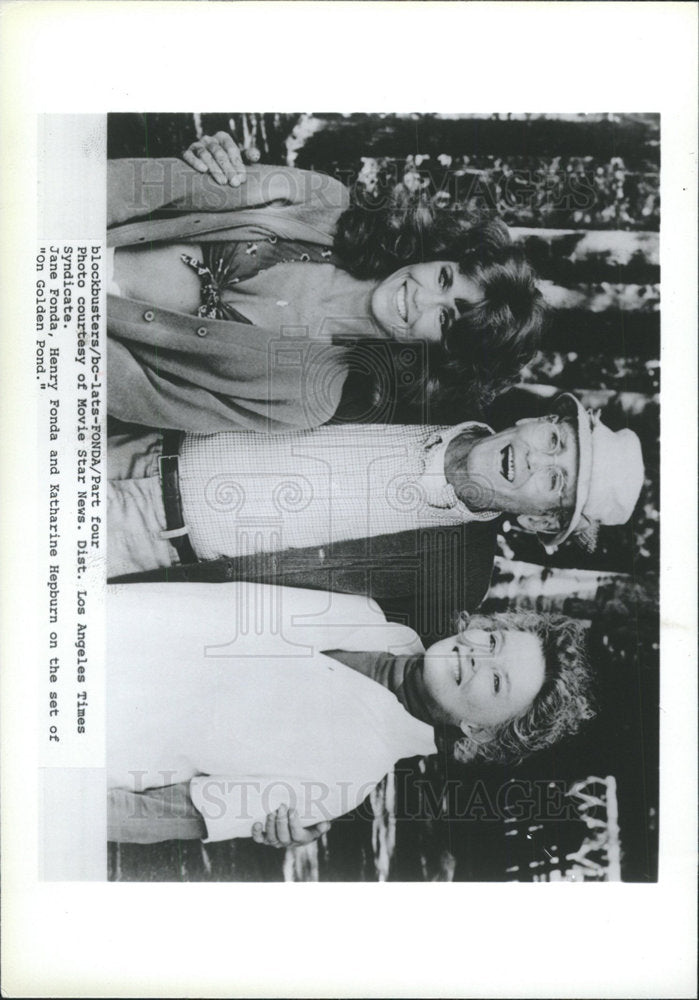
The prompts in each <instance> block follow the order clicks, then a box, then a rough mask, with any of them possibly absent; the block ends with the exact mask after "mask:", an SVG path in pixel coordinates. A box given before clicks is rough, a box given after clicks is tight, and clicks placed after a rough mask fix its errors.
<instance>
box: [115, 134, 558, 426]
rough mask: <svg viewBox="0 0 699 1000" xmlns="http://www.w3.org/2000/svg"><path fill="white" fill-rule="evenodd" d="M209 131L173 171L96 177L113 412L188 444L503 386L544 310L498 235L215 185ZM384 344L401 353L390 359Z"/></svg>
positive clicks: (344, 200) (309, 182)
mask: <svg viewBox="0 0 699 1000" xmlns="http://www.w3.org/2000/svg"><path fill="white" fill-rule="evenodd" d="M222 135H223V134H221V133H219V135H218V136H217V137H214V138H213V139H209V140H207V144H206V145H205V146H203V145H200V147H198V146H197V144H195V146H194V147H193V149H196V148H199V153H195V152H193V151H192V149H190V151H188V154H186V157H185V158H186V159H187V162H188V163H189V164H190V166H185V165H184V164H183V163H181V162H180V161H177V160H114V161H111V162H110V164H109V182H108V194H109V198H108V206H109V224H110V229H109V233H108V244H109V246H110V276H109V277H110V280H109V291H110V293H111V294H110V296H109V302H108V316H107V321H108V331H109V335H110V344H109V351H110V353H109V396H108V408H109V412H110V414H111V415H112V416H115V417H118V418H119V419H121V420H124V421H128V422H134V423H140V424H145V425H147V426H158V427H168V428H172V429H175V430H185V431H203V432H214V431H219V430H225V429H228V430H230V429H247V430H266V431H283V430H288V429H298V428H302V429H303V428H308V427H315V426H319V425H321V424H323V423H326V422H327V421H329V420H330V419H332V418H333V417H339V418H340V419H348V420H362V421H364V422H375V421H377V420H387V419H389V420H390V419H393V418H394V416H395V415H392V414H391V413H390V412H389V413H387V409H388V410H389V411H390V409H391V406H395V402H396V399H397V398H398V394H399V383H400V384H401V385H403V386H404V387H406V386H407V394H406V399H407V402H408V403H409V404H411V405H412V406H416V405H418V406H420V405H423V404H428V405H431V404H434V405H435V407H437V410H439V408H440V407H442V408H446V409H448V410H449V414H450V421H451V420H459V419H464V418H467V417H471V416H478V415H480V409H479V408H480V407H481V406H482V405H483V404H487V403H488V402H489V401H490V399H492V397H493V395H494V394H495V393H497V392H499V391H501V390H502V389H503V388H505V387H507V386H508V385H510V384H511V383H512V382H513V381H514V379H515V378H516V375H517V373H518V372H519V370H520V369H521V367H522V366H523V365H524V364H525V363H526V361H527V360H528V359H529V358H530V357H531V355H532V354H533V353H534V351H535V349H536V347H537V344H538V338H539V334H540V330H541V325H542V320H543V314H544V306H543V300H542V296H541V292H540V291H539V289H538V288H537V285H536V281H535V276H534V274H533V272H532V270H531V268H530V267H529V266H528V264H527V263H526V261H525V260H524V258H523V257H522V255H521V253H520V252H519V251H518V250H517V249H515V248H513V247H512V246H511V245H510V238H509V233H508V231H507V227H506V226H505V225H504V224H503V223H502V222H500V221H498V220H474V219H472V218H465V217H464V216H459V215H456V214H454V213H452V212H449V211H446V210H443V209H441V210H440V209H437V208H434V207H433V206H431V205H429V204H426V203H424V202H418V203H415V204H392V205H390V206H388V207H386V206H384V207H380V208H378V209H377V208H373V207H371V206H368V205H358V204H355V205H350V199H349V193H348V192H347V190H346V188H345V187H344V186H343V185H342V184H340V182H339V181H336V180H334V179H333V178H330V177H327V176H325V175H322V174H317V173H314V172H310V171H299V170H293V169H291V168H286V167H271V166H261V165H257V166H255V167H254V168H249V169H248V172H247V176H246V178H245V183H244V184H240V183H239V182H238V183H235V184H231V183H228V184H225V185H220V184H218V183H217V180H216V176H218V177H219V178H223V179H227V178H228V176H229V174H226V175H224V174H221V173H220V170H219V174H217V175H215V176H214V177H212V176H209V175H208V173H205V172H204V171H210V172H211V173H214V172H213V171H211V166H210V164H211V162H214V161H213V159H212V157H213V153H215V154H216V156H217V157H218V161H219V162H220V163H224V162H225V163H228V164H229V165H230V163H231V162H233V161H232V157H233V156H234V155H236V154H235V153H234V152H232V151H234V150H235V146H234V144H233V145H231V144H232V140H231V139H230V137H226V139H227V143H228V144H227V145H226V144H224V142H223V137H222ZM204 151H207V152H208V154H209V162H207V161H205V160H204V159H203V158H202V157H203V152H204ZM192 168H194V169H192ZM229 173H230V171H229ZM236 180H239V174H236ZM303 265H307V266H303ZM369 345H378V351H376V352H374V353H373V354H372V348H371V346H369ZM393 345H396V346H397V347H398V348H400V346H401V345H403V346H405V345H408V346H409V348H410V349H409V350H407V351H405V350H400V349H399V352H398V353H399V358H400V360H399V361H398V362H394V361H393V360H392V357H391V349H392V346H393ZM386 348H388V354H387V353H386ZM415 348H417V349H415ZM367 352H368V353H367ZM382 352H383V353H382ZM406 358H407V359H408V361H406ZM406 364H407V365H408V366H409V367H410V369H411V370H410V371H408V372H405V371H403V368H402V367H401V366H403V367H404V366H405V365H406ZM367 367H368V368H369V370H370V374H371V378H367V377H366V373H367ZM352 372H354V373H355V376H356V377H355V379H354V381H353V380H352V378H351V377H350V376H351V374H352ZM357 373H358V374H357ZM357 378H358V380H359V385H360V387H361V390H362V392H360V393H359V397H357V395H356V391H355V390H356V386H357ZM357 398H359V400H360V402H359V403H357ZM338 411H339V412H338ZM343 411H345V413H346V415H345V416H344V417H343ZM435 412H436V411H435ZM430 416H433V414H432V413H430V412H429V411H424V419H429V418H430Z"/></svg>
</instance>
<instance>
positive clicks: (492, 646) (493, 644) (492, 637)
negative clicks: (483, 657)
mask: <svg viewBox="0 0 699 1000" xmlns="http://www.w3.org/2000/svg"><path fill="white" fill-rule="evenodd" d="M496 646H497V640H496V638H495V634H494V633H493V632H491V633H490V652H491V653H494V652H495V647H496Z"/></svg>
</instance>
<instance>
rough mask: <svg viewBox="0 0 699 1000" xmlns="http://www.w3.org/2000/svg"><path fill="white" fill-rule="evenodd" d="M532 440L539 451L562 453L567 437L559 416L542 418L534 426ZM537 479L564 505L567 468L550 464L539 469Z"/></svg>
mask: <svg viewBox="0 0 699 1000" xmlns="http://www.w3.org/2000/svg"><path fill="white" fill-rule="evenodd" d="M531 442H532V444H533V445H534V447H535V448H536V449H537V451H540V452H541V453H542V454H543V455H551V456H552V457H555V456H557V455H562V454H563V451H564V446H565V437H564V431H563V427H562V425H561V424H560V423H559V418H558V417H556V416H554V417H550V418H548V419H547V420H542V421H541V422H540V423H538V424H536V425H535V426H534V427H533V428H532V436H531ZM534 475H535V476H536V479H537V481H538V482H539V484H540V486H541V489H542V490H543V491H544V492H545V493H546V494H548V495H550V496H555V497H557V498H558V503H559V506H561V508H562V507H563V497H564V494H565V489H566V486H567V484H568V475H567V472H566V471H565V469H561V468H560V467H559V466H558V465H549V466H547V467H546V468H542V469H537V471H536V473H535V474H534Z"/></svg>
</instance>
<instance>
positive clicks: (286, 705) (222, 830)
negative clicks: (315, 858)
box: [107, 584, 436, 840]
mask: <svg viewBox="0 0 699 1000" xmlns="http://www.w3.org/2000/svg"><path fill="white" fill-rule="evenodd" d="M144 612H145V613H144ZM328 649H345V650H360V651H364V650H381V651H388V652H392V653H395V654H401V655H402V654H411V653H416V652H420V651H422V645H421V643H420V641H419V639H418V638H417V636H416V635H415V633H414V632H413V631H412V630H411V629H409V628H406V627H405V626H403V625H391V624H388V623H387V622H386V620H385V618H384V616H383V614H382V613H381V611H380V609H379V608H378V605H376V603H375V602H374V601H371V600H369V599H367V598H362V597H351V596H348V595H341V594H332V593H328V592H322V591H306V590H294V589H290V588H285V587H269V586H261V585H259V584H227V585H216V584H213V585H200V584H194V585H187V584H182V585H180V586H179V587H171V586H170V585H168V584H142V585H136V586H130V587H111V588H110V594H109V618H108V636H107V650H108V660H107V663H108V670H107V677H108V691H107V694H108V697H107V768H108V783H109V785H110V787H128V788H130V789H131V790H135V791H142V790H144V789H146V788H149V787H158V786H162V785H169V784H174V783H177V782H180V781H189V782H190V793H191V796H192V800H193V801H194V804H195V805H196V807H197V809H198V810H199V811H200V812H201V814H202V815H203V817H204V820H205V822H206V826H207V832H208V838H207V839H208V840H226V839H229V838H231V837H248V836H250V834H251V830H252V825H253V823H255V822H257V821H261V822H264V820H265V817H266V815H267V813H268V812H270V811H272V810H273V809H276V808H277V807H278V806H279V805H281V804H282V803H285V804H287V805H289V806H293V807H295V808H296V809H297V810H298V812H299V817H300V820H301V822H302V824H303V825H305V826H306V825H312V824H315V823H317V822H319V821H321V820H323V819H333V818H335V817H337V816H339V815H342V814H343V813H346V812H348V811H350V810H352V809H354V808H356V806H358V805H359V804H360V803H361V802H362V801H363V800H364V798H366V796H367V795H368V794H369V793H370V792H371V790H372V789H373V788H374V787H375V785H376V784H377V783H378V782H379V781H380V780H381V779H382V778H383V777H384V775H385V774H386V773H388V772H389V771H390V770H391V769H392V768H393V767H394V765H395V764H396V762H397V761H398V760H400V759H401V758H405V757H411V756H415V755H427V754H431V753H435V752H436V747H435V745H434V734H433V730H432V728H431V727H430V726H428V725H426V724H425V723H424V722H421V721H420V720H419V719H416V718H414V717H413V716H412V715H410V714H409V713H408V712H407V711H406V710H405V709H404V708H403V706H402V705H401V704H400V702H399V701H398V699H397V698H396V696H395V695H394V694H392V693H391V692H390V691H389V690H388V689H387V688H385V687H383V686H382V685H381V684H379V683H377V682H376V681H374V680H372V679H370V678H368V677H366V676H364V675H363V674H361V673H358V672H357V671H355V670H352V668H351V667H347V666H345V665H344V664H342V663H339V662H338V661H337V660H335V659H333V658H331V657H328V656H325V655H324V654H323V650H328Z"/></svg>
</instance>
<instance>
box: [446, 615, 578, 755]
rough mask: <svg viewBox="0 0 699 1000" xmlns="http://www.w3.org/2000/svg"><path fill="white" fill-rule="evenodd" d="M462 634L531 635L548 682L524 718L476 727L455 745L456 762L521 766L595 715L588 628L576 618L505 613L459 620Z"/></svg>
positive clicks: (522, 716)
mask: <svg viewBox="0 0 699 1000" xmlns="http://www.w3.org/2000/svg"><path fill="white" fill-rule="evenodd" d="M457 627H458V630H459V632H462V631H466V629H483V630H484V631H486V632H494V631H495V630H497V629H509V630H515V631H518V632H529V633H531V634H532V635H535V636H536V637H537V638H538V639H539V642H540V643H541V648H542V651H543V654H544V662H545V674H544V682H543V684H542V686H541V689H540V691H539V693H538V694H537V696H536V698H535V699H534V701H533V702H532V704H531V705H530V706H529V708H528V709H527V710H526V712H524V713H523V714H522V715H519V716H517V717H516V718H514V719H510V720H508V721H507V722H505V723H503V724H502V725H500V726H496V727H494V728H488V729H486V728H480V727H472V728H471V730H470V731H469V732H468V733H467V734H465V735H461V736H459V737H458V739H456V741H455V743H454V757H455V758H456V759H457V760H458V761H461V762H462V763H467V762H470V761H476V760H477V761H482V762H485V763H493V764H512V763H515V764H516V763H520V762H521V761H522V760H523V759H524V758H525V757H528V756H529V755H530V754H532V753H536V752H537V751H539V750H545V749H546V748H547V747H550V746H552V745H553V744H554V743H557V742H558V741H559V740H561V739H564V738H565V737H567V736H572V735H574V734H575V733H577V732H578V730H579V729H580V727H581V725H582V724H583V723H584V722H586V721H587V720H588V719H592V718H593V717H594V715H595V708H594V703H593V697H592V672H591V669H590V666H589V664H588V662H587V656H586V652H585V628H584V626H583V625H582V624H581V623H580V622H578V621H576V620H575V619H573V618H568V617H567V616H566V615H560V614H542V613H540V612H537V611H505V612H500V613H497V614H492V615H470V616H469V615H468V614H467V613H466V612H464V613H462V614H461V615H460V616H459V619H458V623H457Z"/></svg>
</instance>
